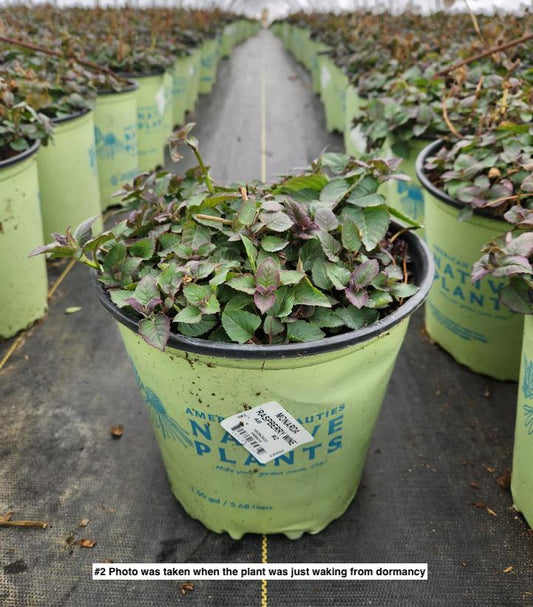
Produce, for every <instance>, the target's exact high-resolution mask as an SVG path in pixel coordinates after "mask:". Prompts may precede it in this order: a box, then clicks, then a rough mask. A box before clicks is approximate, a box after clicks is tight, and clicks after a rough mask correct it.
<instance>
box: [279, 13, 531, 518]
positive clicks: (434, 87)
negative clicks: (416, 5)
mask: <svg viewBox="0 0 533 607" xmlns="http://www.w3.org/2000/svg"><path fill="white" fill-rule="evenodd" d="M413 18H414V19H418V20H419V21H420V22H419V27H418V28H414V30H413V29H410V30H409V35H407V31H404V32H403V35H402V40H403V41H404V42H405V44H403V45H398V44H397V42H398V40H396V41H394V36H392V37H391V31H392V32H396V36H397V35H398V23H394V21H395V18H392V17H390V16H384V15H380V16H379V17H377V18H375V17H370V18H369V16H368V15H361V14H359V15H355V16H354V15H352V16H350V17H349V18H348V19H347V18H346V16H342V17H341V18H339V19H338V20H337V21H336V22H335V19H334V18H330V19H329V20H325V27H326V28H327V29H328V28H331V29H332V30H334V29H335V27H334V26H335V23H336V24H337V25H338V26H339V28H340V29H338V30H336V31H335V34H334V38H333V40H334V41H335V42H334V44H335V45H334V46H333V47H332V49H331V50H330V52H329V54H330V55H331V57H333V58H335V61H336V65H335V68H334V69H335V70H337V71H341V72H343V78H344V81H343V82H341V84H337V85H336V86H337V89H338V90H340V91H341V95H342V90H343V89H344V99H345V100H346V103H345V105H346V108H345V109H346V119H345V125H346V129H345V133H344V134H345V143H346V147H347V148H350V149H351V151H352V152H355V153H356V154H361V153H362V152H363V151H365V149H366V150H368V149H381V150H383V149H386V150H387V149H388V150H389V151H391V152H393V153H395V154H396V155H398V156H400V157H402V158H403V159H402V164H401V166H400V169H401V170H403V171H405V173H407V174H408V175H409V176H410V177H412V178H413V177H414V178H415V179H416V181H415V182H414V183H412V184H411V185H406V184H404V183H402V182H397V187H396V188H394V187H393V188H391V189H389V191H388V192H387V194H386V195H387V199H388V200H389V202H390V203H391V204H392V205H393V206H398V207H399V208H403V210H404V212H406V213H407V214H408V215H411V216H414V217H416V219H418V220H419V221H420V222H423V223H424V224H425V236H426V238H427V241H428V245H429V247H430V250H431V252H432V254H433V256H434V260H435V264H436V275H435V284H434V285H433V287H432V289H431V291H430V293H429V296H428V300H427V305H426V328H427V331H428V333H429V335H430V336H431V337H432V338H433V339H434V340H435V341H437V342H438V343H439V344H440V345H441V346H443V347H444V348H445V349H446V350H447V351H448V352H450V353H451V354H452V355H453V356H454V358H456V360H458V361H459V362H462V363H463V364H466V365H467V366H469V367H470V368H471V369H473V370H475V371H478V372H481V373H485V374H488V375H491V376H493V377H496V378H498V379H514V380H517V379H518V378H519V375H520V378H521V379H520V380H521V387H520V396H521V402H520V407H519V411H518V417H517V432H516V448H515V458H514V480H513V496H514V499H515V504H516V505H517V507H518V508H519V509H520V510H521V511H523V512H524V514H525V515H526V517H527V519H528V521H529V522H530V524H531V522H532V521H533V475H532V473H531V468H530V466H529V465H528V464H527V457H528V456H530V455H531V439H530V438H529V441H528V440H527V436H526V435H528V433H529V434H533V429H532V426H531V420H532V416H531V414H532V412H533V409H532V408H531V406H530V405H529V404H527V402H524V399H527V398H528V396H527V394H528V392H527V388H525V387H524V386H525V385H526V384H527V382H528V381H529V382H531V381H532V380H531V379H528V378H527V373H528V372H527V369H528V367H527V364H528V362H527V361H529V359H528V358H527V354H524V353H523V354H522V359H521V354H520V352H521V343H522V332H523V316H522V315H521V314H517V313H516V312H521V313H522V314H523V313H525V314H527V315H529V314H531V300H532V299H533V298H532V297H531V266H530V263H529V259H528V258H529V257H530V255H531V246H530V238H529V235H528V234H527V233H525V230H527V226H528V221H527V218H528V213H529V207H531V206H533V181H532V180H533V158H532V152H533V129H532V127H531V118H532V111H531V108H532V103H533V90H532V86H531V68H530V64H529V59H528V57H529V56H530V53H531V49H532V46H533V43H532V38H533V36H532V35H531V34H529V33H528V27H529V25H528V24H530V22H531V15H530V14H529V13H526V14H525V15H523V16H521V17H520V18H517V17H513V16H508V15H506V16H505V17H500V18H497V17H492V18H491V19H490V20H487V19H485V18H483V17H482V16H476V15H468V14H466V15H452V16H444V15H441V16H439V17H438V18H439V20H441V19H442V23H440V24H439V28H433V27H432V25H431V21H432V19H433V18H421V17H414V16H412V15H410V16H408V17H407V18H405V17H399V18H398V20H399V21H400V24H399V28H400V30H401V29H402V28H403V26H404V25H405V24H404V23H403V21H404V20H405V19H407V20H408V21H409V20H411V19H413ZM295 19H296V21H295V20H294V19H293V20H292V23H293V25H289V26H287V24H284V25H281V26H280V25H278V33H279V35H280V36H281V37H282V38H284V39H285V40H287V31H289V32H291V34H290V36H289V39H290V37H291V36H292V37H293V38H294V31H295V30H296V31H298V34H296V37H298V36H299V37H304V38H305V37H306V35H307V36H311V37H312V36H313V34H309V28H308V27H307V28H305V27H304V28H303V27H302V25H304V24H305V21H307V24H306V25H309V21H311V23H312V22H313V18H312V17H311V18H309V17H306V18H305V19H304V22H303V23H302V16H301V15H299V16H297V17H296V18H295ZM332 19H333V24H332V21H331V20H332ZM350 19H352V22H351V27H352V28H353V30H352V33H351V34H350V35H348V36H346V35H345V33H344V34H343V35H342V36H341V39H339V31H343V30H342V28H341V21H342V22H343V23H346V21H348V22H349V21H350ZM353 19H355V21H353ZM377 20H379V22H380V24H379V27H377ZM391 20H392V22H393V23H392V26H391ZM318 24H320V22H318ZM373 25H374V28H372V26H373ZM343 27H344V26H343ZM363 27H364V31H365V34H366V33H367V32H368V31H369V30H370V38H371V39H372V42H373V44H372V47H369V46H368V44H367V43H368V39H367V38H366V36H365V38H364V39H363V40H359V39H358V38H357V35H356V34H354V33H353V32H354V31H355V32H358V31H361V30H360V29H359V28H363ZM450 27H452V28H453V30H455V33H454V35H453V36H452V35H450V33H451V31H452V30H450ZM318 29H320V27H319V28H318ZM311 31H313V30H311ZM323 37H324V32H323V33H322V38H323ZM391 39H392V43H391ZM376 40H377V45H376V44H375V43H376ZM287 46H288V48H289V49H290V48H291V45H290V43H289V44H288V45H287ZM315 52H316V51H315ZM320 61H324V60H323V59H322V58H320V57H319V62H320ZM303 63H304V64H305V63H306V62H305V61H304V62H303ZM307 63H308V64H309V62H307ZM311 64H312V62H311ZM350 70H351V71H350ZM353 74H356V77H355V79H354V78H353ZM350 76H352V78H351V81H350ZM333 79H334V78H332V80H333ZM337 81H338V79H337ZM320 84H321V85H325V88H324V86H322V88H321V89H320V93H321V94H322V95H323V96H325V99H323V101H324V102H325V104H326V117H327V104H328V86H329V88H330V89H331V85H330V81H329V80H328V79H327V78H323V79H322V81H321V83H320ZM340 124H341V121H340V120H339V121H338V122H337V124H333V126H336V127H337V128H338V129H339V130H340V127H339V126H337V125H340ZM330 126H331V124H330ZM435 140H436V141H435ZM351 146H352V147H351ZM354 146H355V147H354ZM415 162H416V172H415ZM395 185H396V184H395ZM398 196H399V197H400V200H398ZM399 202H400V204H398V203H399ZM401 203H403V204H401ZM509 221H511V222H512V223H513V224H514V229H513V231H512V232H511V233H509V234H507V236H505V237H504V236H503V233H505V232H506V231H507V230H508V229H509V223H508V222H509ZM498 235H499V236H498ZM487 242H488V243H489V244H486V243H487ZM482 249H483V250H484V251H485V255H484V257H483V259H482V261H480V262H479V263H477V264H476V265H475V271H474V272H473V273H472V268H473V266H474V263H475V262H476V260H477V259H478V257H479V255H480V251H481V250H482ZM509 277H511V280H510V281H509ZM511 310H512V311H511ZM526 319H527V320H528V322H526V327H527V326H528V324H529V317H528V316H526ZM527 343H528V338H527V336H526V337H525V338H524V346H523V347H524V348H526V347H527ZM521 360H522V371H521V372H520V362H521ZM531 373H533V370H531ZM530 392H531V391H530ZM530 396H533V392H531V394H530Z"/></svg>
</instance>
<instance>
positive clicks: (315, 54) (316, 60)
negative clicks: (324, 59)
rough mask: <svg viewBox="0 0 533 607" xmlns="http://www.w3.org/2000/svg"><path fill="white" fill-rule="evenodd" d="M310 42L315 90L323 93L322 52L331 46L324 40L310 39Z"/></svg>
mask: <svg viewBox="0 0 533 607" xmlns="http://www.w3.org/2000/svg"><path fill="white" fill-rule="evenodd" d="M309 43H310V45H311V49H310V53H311V70H310V71H311V77H312V78H313V91H314V92H315V93H318V94H319V95H320V94H321V89H322V87H321V82H320V54H319V53H322V52H324V51H329V50H330V49H331V47H330V46H328V45H327V44H324V43H323V42H319V41H318V40H312V39H309Z"/></svg>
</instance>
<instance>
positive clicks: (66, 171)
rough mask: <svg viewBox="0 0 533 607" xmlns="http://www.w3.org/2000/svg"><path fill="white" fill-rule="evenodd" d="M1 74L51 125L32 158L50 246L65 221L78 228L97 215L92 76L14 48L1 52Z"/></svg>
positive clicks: (59, 61)
mask: <svg viewBox="0 0 533 607" xmlns="http://www.w3.org/2000/svg"><path fill="white" fill-rule="evenodd" d="M0 73H1V74H2V75H3V76H4V77H5V78H10V79H12V80H13V82H14V83H16V85H15V86H13V88H12V91H13V94H14V95H15V97H16V99H17V100H18V101H27V102H28V103H29V104H30V105H31V106H32V107H33V108H34V109H35V110H37V111H38V112H40V113H43V114H45V115H46V116H48V118H50V120H51V122H52V125H53V126H54V139H53V142H52V144H51V145H48V146H46V147H42V148H41V149H40V150H39V152H38V154H37V164H38V168H39V191H40V197H41V203H42V218H43V230H44V238H45V241H46V242H50V240H51V234H52V233H54V232H57V231H59V230H62V229H63V227H64V225H65V222H67V223H71V224H73V225H77V224H78V223H79V222H80V221H81V220H82V219H83V218H84V217H87V215H88V214H90V215H96V214H98V213H99V212H100V192H99V185H98V173H97V167H96V150H95V135H94V122H93V114H92V108H93V106H94V101H95V98H96V91H95V88H94V85H93V83H92V76H91V74H90V73H89V72H88V71H87V70H86V69H85V68H83V67H82V66H81V65H79V64H77V63H75V62H74V61H70V60H67V59H62V58H59V57H55V56H50V55H46V54H44V53H34V52H26V51H24V50H21V49H17V48H14V47H10V49H9V50H7V51H4V53H3V55H2V60H1V63H0ZM74 183H75V184H76V189H77V191H78V193H77V195H76V196H75V197H73V196H72V188H73V184H74Z"/></svg>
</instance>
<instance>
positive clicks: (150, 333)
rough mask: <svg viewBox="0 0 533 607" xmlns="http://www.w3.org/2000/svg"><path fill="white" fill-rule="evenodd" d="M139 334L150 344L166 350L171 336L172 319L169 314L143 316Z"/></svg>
mask: <svg viewBox="0 0 533 607" xmlns="http://www.w3.org/2000/svg"><path fill="white" fill-rule="evenodd" d="M139 335H140V336H141V337H142V338H143V339H144V341H145V342H146V343H147V344H149V345H150V346H153V347H154V348H157V349H158V350H161V351H164V350H165V346H166V344H167V342H168V338H169V337H170V320H169V318H168V316H165V314H163V313H159V314H156V315H155V316H154V317H153V318H143V319H142V320H141V322H140V323H139Z"/></svg>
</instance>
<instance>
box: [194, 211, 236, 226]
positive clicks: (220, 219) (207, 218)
mask: <svg viewBox="0 0 533 607" xmlns="http://www.w3.org/2000/svg"><path fill="white" fill-rule="evenodd" d="M195 217H196V219H203V220H204V221H216V222H217V223H223V224H224V225H226V226H230V225H232V224H233V221H231V219H224V218H223V217H214V216H213V215H202V214H201V213H198V214H197V215H196V216H195Z"/></svg>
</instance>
